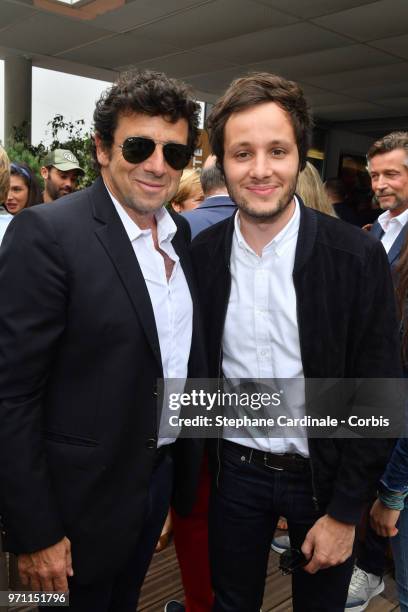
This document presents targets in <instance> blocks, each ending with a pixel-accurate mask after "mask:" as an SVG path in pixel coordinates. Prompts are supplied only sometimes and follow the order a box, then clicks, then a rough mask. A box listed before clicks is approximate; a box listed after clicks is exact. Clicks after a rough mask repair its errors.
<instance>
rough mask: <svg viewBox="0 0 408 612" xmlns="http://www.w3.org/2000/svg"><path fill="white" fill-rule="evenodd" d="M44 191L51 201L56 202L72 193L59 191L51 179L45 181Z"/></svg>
mask: <svg viewBox="0 0 408 612" xmlns="http://www.w3.org/2000/svg"><path fill="white" fill-rule="evenodd" d="M46 191H47V193H48V195H49V196H50V198H51V200H58V198H62V196H64V195H68V193H72V189H69V190H67V189H60V188H59V187H58V185H56V184H55V183H54V181H53V180H52V179H50V178H49V179H47V187H46Z"/></svg>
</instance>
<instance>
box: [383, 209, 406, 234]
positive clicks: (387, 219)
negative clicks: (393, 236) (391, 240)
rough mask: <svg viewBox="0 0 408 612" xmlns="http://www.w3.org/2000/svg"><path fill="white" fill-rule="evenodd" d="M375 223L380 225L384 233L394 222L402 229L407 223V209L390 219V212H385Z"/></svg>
mask: <svg viewBox="0 0 408 612" xmlns="http://www.w3.org/2000/svg"><path fill="white" fill-rule="evenodd" d="M377 221H378V223H379V224H380V225H381V227H382V229H383V231H384V232H386V231H387V230H388V228H389V225H390V223H391V222H392V221H396V222H397V223H398V224H399V225H401V227H402V226H404V225H405V224H406V223H407V222H408V208H407V209H406V210H404V212H402V213H401V214H400V215H397V216H396V217H391V215H390V211H389V210H386V211H385V212H383V213H382V215H380V216H379V217H378V219H377ZM394 225H395V224H394Z"/></svg>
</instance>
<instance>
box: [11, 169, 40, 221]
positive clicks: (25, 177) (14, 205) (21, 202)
mask: <svg viewBox="0 0 408 612" xmlns="http://www.w3.org/2000/svg"><path fill="white" fill-rule="evenodd" d="M41 202H42V194H41V188H40V185H39V182H38V181H37V179H36V177H35V174H34V173H33V171H32V170H31V168H30V167H29V166H27V164H23V163H21V164H17V163H15V162H12V163H11V165H10V189H9V192H8V195H7V199H6V201H5V203H4V207H5V208H6V210H7V211H8V212H9V213H10V214H11V215H16V214H17V213H19V212H20V211H22V210H23V208H28V207H29V206H34V205H35V204H40V203H41Z"/></svg>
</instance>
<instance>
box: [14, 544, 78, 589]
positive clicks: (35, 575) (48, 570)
mask: <svg viewBox="0 0 408 612" xmlns="http://www.w3.org/2000/svg"><path fill="white" fill-rule="evenodd" d="M18 571H19V573H20V578H21V581H22V583H23V584H24V586H29V587H30V588H31V589H32V590H33V591H58V592H65V593H66V592H67V591H68V581H67V576H73V575H74V572H73V569H72V559H71V542H70V541H69V540H68V538H63V539H62V540H60V542H57V544H54V545H53V546H49V547H48V548H44V549H43V550H37V551H36V552H34V553H30V554H23V555H18Z"/></svg>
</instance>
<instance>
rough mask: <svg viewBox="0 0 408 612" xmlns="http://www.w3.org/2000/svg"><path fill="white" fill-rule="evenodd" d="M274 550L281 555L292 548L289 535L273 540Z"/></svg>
mask: <svg viewBox="0 0 408 612" xmlns="http://www.w3.org/2000/svg"><path fill="white" fill-rule="evenodd" d="M271 548H272V550H274V551H275V552H277V553H279V554H280V555H281V554H282V553H283V552H285V550H288V549H289V548H290V539H289V536H288V535H282V536H278V537H277V538H273V540H272V544H271Z"/></svg>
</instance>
